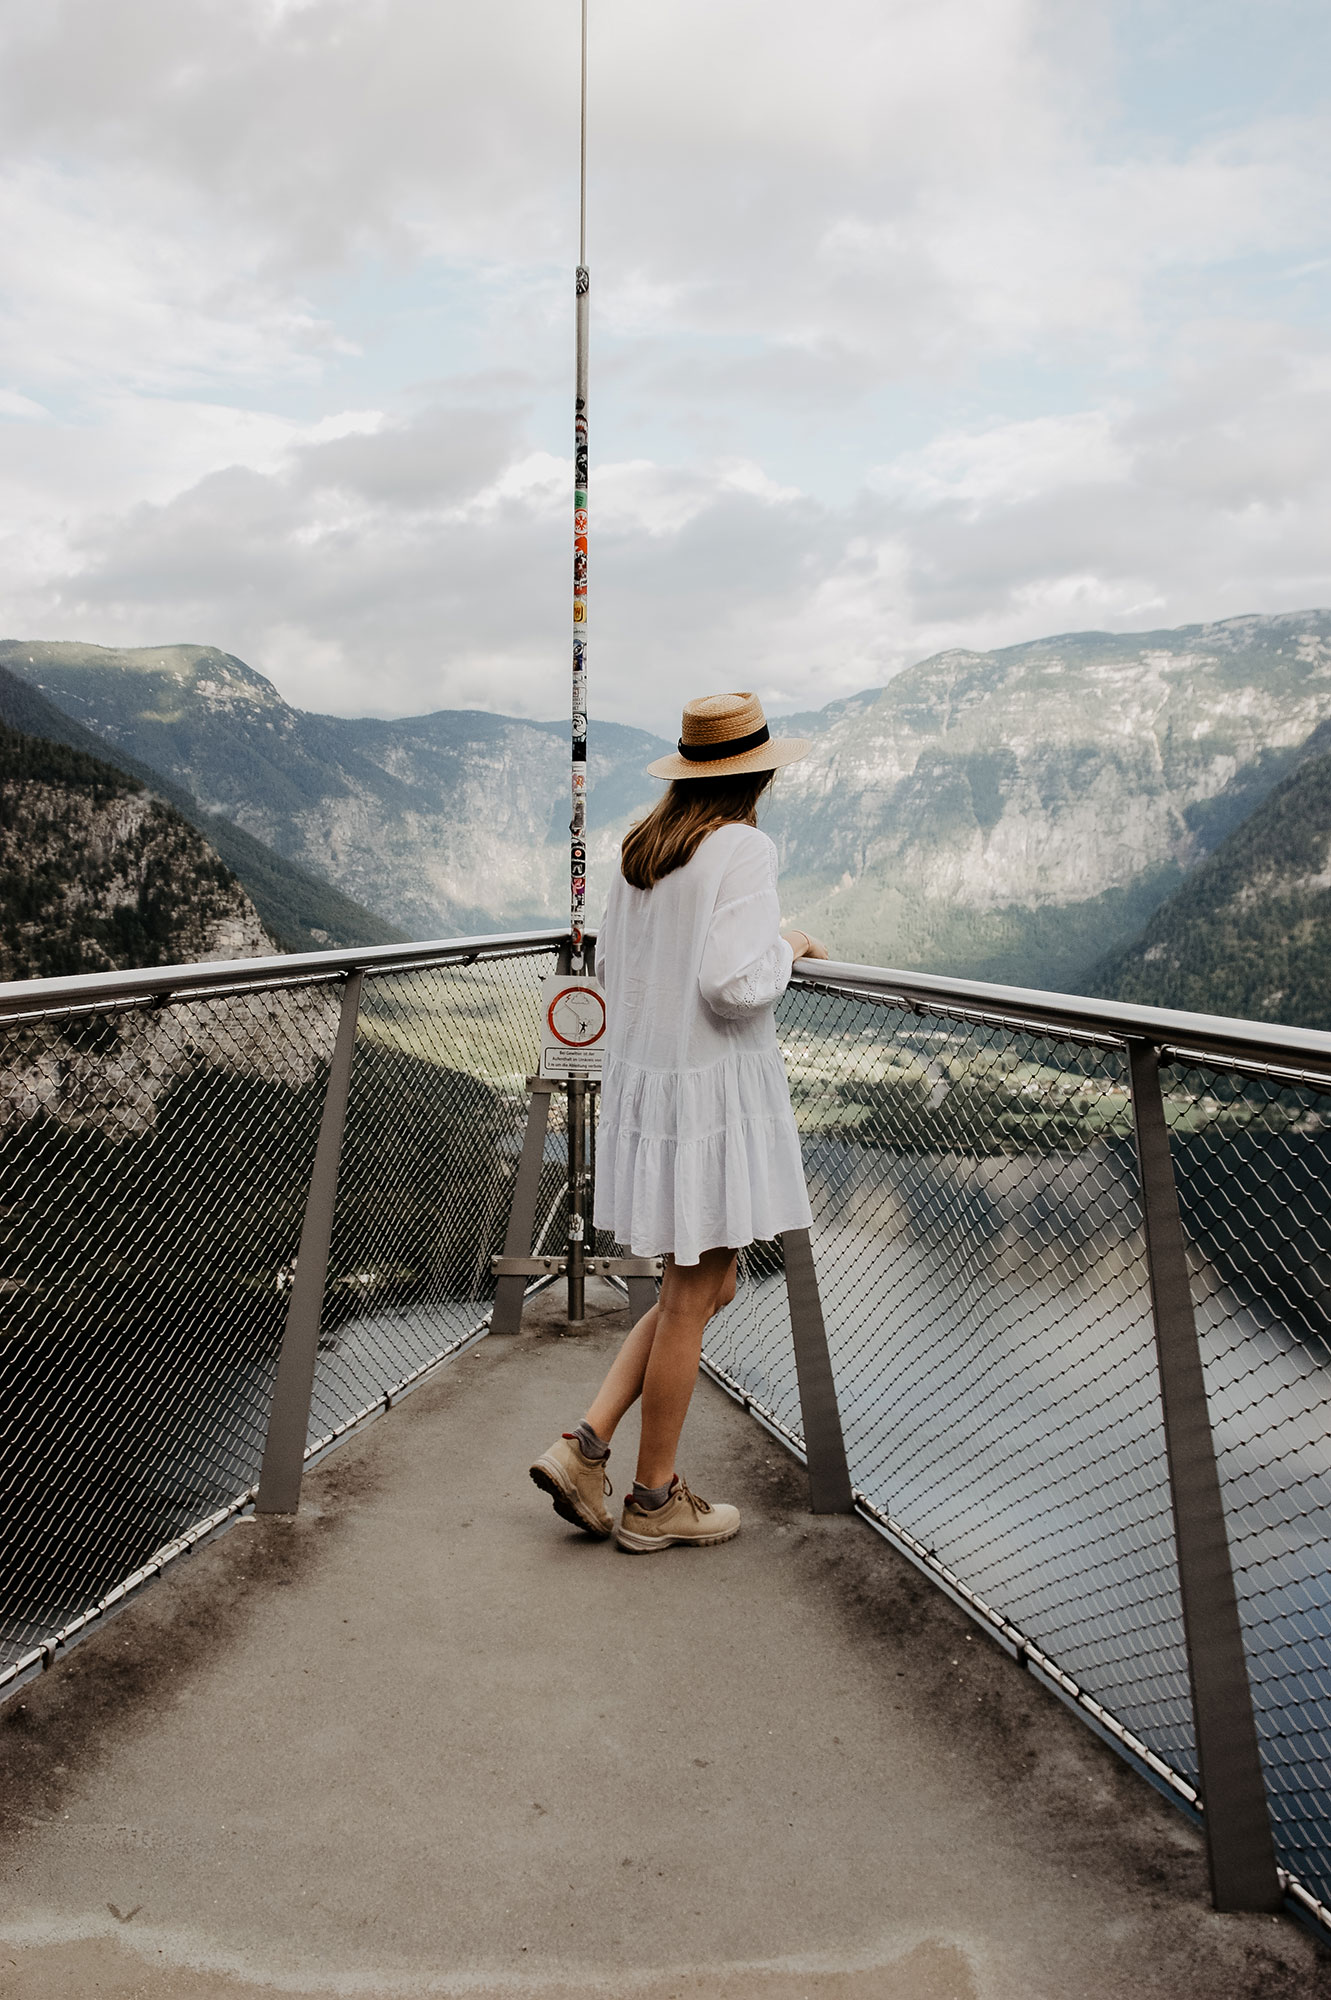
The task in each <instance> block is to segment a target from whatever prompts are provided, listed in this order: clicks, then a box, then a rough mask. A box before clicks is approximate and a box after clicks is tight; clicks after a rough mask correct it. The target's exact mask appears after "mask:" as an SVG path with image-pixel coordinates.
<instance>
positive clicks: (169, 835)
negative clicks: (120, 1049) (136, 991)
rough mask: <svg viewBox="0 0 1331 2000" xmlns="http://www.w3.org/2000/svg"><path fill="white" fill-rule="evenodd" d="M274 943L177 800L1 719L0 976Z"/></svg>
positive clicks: (166, 960) (225, 954) (92, 968)
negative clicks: (170, 801) (168, 801)
mask: <svg viewBox="0 0 1331 2000" xmlns="http://www.w3.org/2000/svg"><path fill="white" fill-rule="evenodd" d="M272 949H273V943H272V940H271V939H270V938H269V937H268V935H267V933H266V932H265V930H264V928H263V925H262V924H261V923H260V921H259V917H258V913H257V912H256V910H255V909H254V906H253V904H252V903H251V902H250V900H249V898H248V897H247V896H246V895H245V893H244V891H243V890H242V889H241V888H240V886H239V884H238V883H237V882H236V880H235V878H234V876H232V875H231V874H230V872H229V871H228V870H227V869H226V868H225V867H224V866H223V864H222V862H221V861H220V860H219V859H218V857H217V855H216V854H215V853H214V852H213V850H212V849H211V848H210V847H209V846H208V844H207V842H206V841H204V840H203V839H201V837H200V836H199V835H198V834H197V833H196V832H195V830H194V828H193V827H192V826H190V825H188V824H187V822H186V821H185V820H183V819H182V818H181V817H180V815H179V814H178V813H176V812H174V811H173V810H172V808H171V807H170V806H166V805H163V804H162V802H161V801H160V800H158V799H154V798H153V797H152V796H151V795H150V794H148V793H147V792H145V791H144V790H143V788H142V787H141V786H140V785H138V784H137V783H136V782H135V781H134V780H133V779H131V778H127V777H125V776H124V774H123V773H121V772H119V771H116V770H113V769H112V767H111V766H110V765H108V764H103V763H101V762H100V761H99V760H97V759H94V758H91V757H85V756H83V755H81V754H80V753H79V752H78V751H74V750H70V749H68V748H66V747H65V746H63V745H61V744H56V743H51V742H47V741H45V740H43V739H42V738H40V737H32V736H24V735H21V734H19V732H17V731H15V730H11V729H4V728H0V978H3V979H29V978H46V977H52V976H55V975H58V974H61V973H66V974H69V973H80V972H107V971H112V970H115V969H117V968H119V967H125V966H144V965H168V964H173V963H176V962H179V961H185V960H194V959H207V958H212V959H226V958H247V957H253V956H255V955H257V954H262V953H266V952H270V951H272Z"/></svg>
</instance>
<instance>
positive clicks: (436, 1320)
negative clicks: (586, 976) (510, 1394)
mask: <svg viewBox="0 0 1331 2000" xmlns="http://www.w3.org/2000/svg"><path fill="white" fill-rule="evenodd" d="M551 963H552V953H551V952H550V951H548V950H546V951H542V952H534V953H532V954H530V955H524V956H521V957H512V958H502V959H493V960H481V961H479V962H477V963H476V964H472V965H452V966H419V967H413V968H411V969H409V970H406V971H401V972H397V971H394V972H383V973H374V974H371V975H368V976H367V977H366V979H365V981H364V984H363V986H362V989H361V1003H360V1020H359V1025H358V1030H357V1040H356V1054H355V1061H354V1064H353V1067H352V1075H351V1091H350V1096H349V1099H348V1103H347V1124H346V1133H345V1137H344V1139H343V1145H342V1164H341V1171H340V1173H339V1177H338V1192H337V1209H336V1214H335V1218H334V1223H333V1237H332V1245H331V1251H330V1256H329V1264H328V1280H327V1287H326V1290H325V1294H324V1306H323V1319H322V1331H321V1336H320V1352H319V1361H318V1366H317V1369H316V1373H315V1385H314V1400H313V1405H312V1408H311V1412H310V1430H309V1437H310V1442H311V1444H312V1445H313V1444H316V1443H318V1442H319V1441H321V1440H324V1439H326V1438H327V1437H329V1436H330V1435H332V1434H333V1433H335V1432H336V1431H337V1430H338V1429H339V1428H340V1427H341V1426H342V1425H344V1424H346V1423H347V1422H348V1421H349V1420H351V1419H352V1418H354V1417H355V1416H357V1415H359V1414H360V1413H361V1412H363V1411H364V1410H365V1409H367V1408H368V1407H371V1406H372V1405H373V1404H375V1403H376V1402H378V1401H380V1400H382V1398H383V1396H384V1395H385V1394H386V1393H391V1392H392V1391H393V1390H395V1389H396V1388H398V1387H400V1386H401V1385H402V1384H403V1383H404V1382H406V1381H408V1380H409V1379H410V1378H411V1377H412V1376H413V1375H415V1374H417V1373H419V1371H420V1370H421V1369H422V1368H425V1367H428V1366H429V1365H430V1364H431V1363H432V1362H434V1361H436V1360H438V1359H440V1358H441V1356H442V1355H444V1354H446V1353H448V1352H449V1350H450V1349H451V1348H453V1347H456V1346H457V1345H458V1343H459V1342H460V1341H462V1340H464V1339H466V1337H467V1336H468V1334H470V1333H472V1332H474V1331H475V1330H476V1327H477V1324H478V1321H479V1320H480V1318H481V1317H482V1316H483V1315H484V1314H485V1313H486V1312H487V1311H488V1309H489V1306H490V1302H491V1300H492V1299H493V1297H494V1281H493V1279H492V1277H491V1275H490V1258H491V1256H492V1255H493V1254H494V1253H495V1252H496V1251H498V1250H500V1249H501V1248H502V1246H503V1240H504V1230H505V1227H506V1224H507V1221H508V1211H509V1205H510V1200H511V1196H512V1183H513V1176H514V1172H515V1170H516V1165H517V1159H518V1155H519V1153H520V1151H521V1148H522V1136H523V1131H524V1129H525V1126H526V1120H527V1109H528V1104H529V1102H530V1100H529V1097H528V1094H527V1090H526V1078H527V1077H528V1076H529V1075H530V1074H531V1072H532V1069H533V1068H534V1066H535V1063H536V1059H537V1055H538V1051H539V1010H538V1001H539V992H540V981H541V979H542V978H543V977H544V975H545V974H546V973H548V972H549V970H550V968H551ZM565 1145H566V1141H565V1139H564V1135H563V1134H562V1133H555V1132H552V1133H551V1135H550V1140H549V1142H548V1144H547V1155H548V1159H549V1163H548V1166H547V1171H546V1174H545V1176H544V1177H543V1181H542V1200H541V1202H540V1204H538V1208H539V1213H540V1214H541V1215H544V1214H545V1212H546V1206H547V1204H551V1205H553V1206H558V1204H559V1200H560V1193H561V1190H562V1188H563V1184H564V1182H565V1180H566V1178H567V1176H566V1171H565V1167H564V1159H565ZM560 1247H562V1244H561V1245H560Z"/></svg>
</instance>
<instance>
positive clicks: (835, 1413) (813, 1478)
mask: <svg viewBox="0 0 1331 2000" xmlns="http://www.w3.org/2000/svg"><path fill="white" fill-rule="evenodd" d="M781 1246H782V1249H783V1251H784V1252H785V1262H786V1296H787V1298H788V1300H789V1302H790V1330H791V1333H792V1335H793V1336H794V1341H795V1374H796V1378H797V1380H798V1382H799V1392H800V1422H801V1427H802V1429H803V1431H804V1452H805V1457H806V1459H807V1460H808V1467H809V1508H810V1511H811V1512H812V1513H814V1514H850V1513H853V1512H854V1509H855V1496H854V1494H853V1493H852V1491H851V1486H850V1470H849V1467H848V1466H847V1464H846V1444H845V1439H844V1438H843V1436H842V1434H841V1412H840V1410H839V1409H838V1408H837V1396H836V1382H835V1380H834V1379H833V1375H832V1357H831V1355H830V1354H829V1353H828V1351H827V1329H826V1327H825V1326H824V1325H823V1306H822V1300H821V1299H820V1298H819V1296H818V1274H817V1272H816V1271H815V1270H814V1266H813V1246H812V1245H811V1243H810V1242H809V1232H808V1230H807V1229H788V1230H787V1231H786V1233H785V1235H784V1236H783V1237H782V1238H781Z"/></svg>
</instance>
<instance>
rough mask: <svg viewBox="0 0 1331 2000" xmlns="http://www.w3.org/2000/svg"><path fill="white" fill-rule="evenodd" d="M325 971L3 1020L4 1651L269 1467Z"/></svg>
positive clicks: (48, 1628)
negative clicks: (266, 1446)
mask: <svg viewBox="0 0 1331 2000" xmlns="http://www.w3.org/2000/svg"><path fill="white" fill-rule="evenodd" d="M337 1005H338V993H337V990H336V989H335V988H330V987H328V986H307V987H301V988H270V989H268V990H266V991H262V992H255V993H248V994H244V993H242V994H228V995H226V996H225V997H218V998H215V999H199V1000H189V1001H180V1002H176V1003H174V1004H171V1005H166V1006H160V1007H155V1006H146V1007H145V1006H139V1007H134V1008H130V1009H126V1010H124V1011H120V1012H116V1013H107V1014H79V1015H71V1016H66V1017H65V1018H64V1020H63V1021H46V1022H36V1023H30V1024H28V1025H22V1026H12V1027H9V1028H4V1029H0V1577H3V1586H2V1589H3V1599H2V1601H0V1670H3V1668H4V1667H5V1666H6V1665H7V1664H9V1663H11V1662H12V1661H14V1660H15V1659H18V1658H21V1657H22V1656H23V1655H24V1654H25V1653H26V1652H27V1651H28V1650H29V1649H30V1648H31V1647H32V1646H33V1645H34V1644H35V1643H37V1642H39V1641H41V1640H43V1639H45V1638H48V1637H49V1636H50V1635H53V1634H55V1633H57V1632H60V1631H61V1630H63V1629H65V1628H66V1627H68V1626H69V1625H70V1624H71V1623H73V1622H74V1621H76V1620H77V1619H78V1618H80V1617H81V1616H83V1615H84V1614H85V1613H86V1612H87V1611H88V1610H89V1609H90V1607H92V1606H93V1605H95V1604H96V1603H97V1602H98V1601H99V1600H100V1599H101V1598H102V1597H103V1596H104V1595H105V1594H106V1593H107V1592H108V1591H109V1590H110V1589H112V1588H113V1587H114V1586H116V1585H118V1584H119V1583H120V1582H121V1581H122V1580H123V1579H124V1578H125V1577H127V1576H129V1575H131V1574H132V1573H133V1572H134V1571H135V1570H136V1568H137V1567H138V1566H139V1565H141V1564H142V1563H144V1562H146V1561H147V1560H148V1558H149V1557H150V1556H152V1555H153V1553H154V1551H156V1550H158V1549H160V1548H161V1547H162V1545H163V1544H164V1543H167V1542H169V1541H170V1540H171V1539H172V1537H174V1536H177V1535H179V1534H181V1533H183V1532H185V1531H186V1530H187V1529H189V1528H190V1527H191V1526H192V1525H193V1524H195V1523H197V1522H198V1521H200V1520H201V1519H203V1518H204V1517H206V1516H207V1515H209V1514H210V1513H211V1512H212V1511H213V1510H214V1509H216V1508H217V1507H219V1506H225V1505H226V1504H227V1503H229V1502H230V1501H231V1500H232V1499H233V1498H234V1497H235V1495H237V1494H238V1493H241V1492H243V1491H244V1490H245V1489H246V1488H247V1487H248V1486H249V1485H250V1484H251V1482H252V1481H253V1480H254V1478H255V1476H256V1474H257V1470H258V1464H259V1458H260V1455H261V1452H262V1446H263V1438H264V1431H265V1426H266V1422H267V1409H268V1397H269V1391H270V1388H271V1384H272V1378H273V1373H274V1369H275V1365H276V1357H277V1351H278V1346H279V1343H280V1341H281V1337H282V1327H283V1321H284V1318H285V1311H286V1285H287V1282H288V1274H289V1271H290V1268H291V1264H292V1260H293V1259H294V1256H295V1252H296V1248H297V1244H298V1242H299V1238H300V1227H301V1217H302V1213H303V1208H304V1201H305V1191H306V1185H307V1182H308V1179H309V1173H310V1166H311V1162H312V1159H313V1153H314V1145H315V1139H316V1135H317V1132H318V1125H319V1116H320V1110H321V1106H322V1100H323V1088H324V1079H325V1076H326V1073H327V1066H328V1061H329V1058H330V1056H331V1052H332V1046H333V1037H334V1032H335V1028H336V1022H337Z"/></svg>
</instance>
